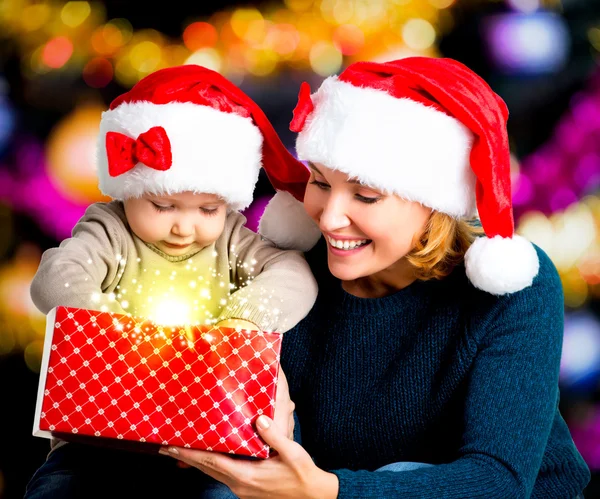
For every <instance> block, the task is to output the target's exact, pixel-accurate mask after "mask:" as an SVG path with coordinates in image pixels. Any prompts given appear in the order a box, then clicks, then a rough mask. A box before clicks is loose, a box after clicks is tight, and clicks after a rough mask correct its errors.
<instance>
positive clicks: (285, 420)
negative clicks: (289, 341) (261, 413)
mask: <svg viewBox="0 0 600 499" xmlns="http://www.w3.org/2000/svg"><path fill="white" fill-rule="evenodd" d="M295 408H296V404H294V402H292V400H291V399H290V387H289V386H288V382H287V378H286V377H285V374H284V373H283V369H281V368H279V376H278V378H277V393H276V394H275V416H274V420H275V426H277V428H281V429H282V430H283V431H284V432H285V434H286V435H287V437H288V438H289V439H290V440H294V409H295Z"/></svg>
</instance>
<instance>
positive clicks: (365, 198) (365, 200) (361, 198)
mask: <svg viewBox="0 0 600 499" xmlns="http://www.w3.org/2000/svg"><path fill="white" fill-rule="evenodd" d="M356 199H358V200H359V201H361V202H362V203H366V204H373V203H376V202H377V201H380V200H381V199H382V198H381V197H369V196H362V195H360V194H357V195H356Z"/></svg>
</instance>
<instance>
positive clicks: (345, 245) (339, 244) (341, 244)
mask: <svg viewBox="0 0 600 499" xmlns="http://www.w3.org/2000/svg"><path fill="white" fill-rule="evenodd" d="M327 239H328V240H329V244H331V246H333V247H334V248H337V249H341V250H351V249H355V248H358V247H360V246H364V245H365V244H367V243H368V242H369V240H368V239H360V240H355V241H349V240H345V241H338V240H336V239H333V238H332V237H328V238H327Z"/></svg>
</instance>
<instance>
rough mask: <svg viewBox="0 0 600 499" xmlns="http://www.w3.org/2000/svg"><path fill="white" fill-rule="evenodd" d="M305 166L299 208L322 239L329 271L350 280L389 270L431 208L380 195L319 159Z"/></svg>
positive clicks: (408, 246)
mask: <svg viewBox="0 0 600 499" xmlns="http://www.w3.org/2000/svg"><path fill="white" fill-rule="evenodd" d="M309 166H310V168H311V177H310V180H309V183H308V186H307V188H306V194H305V197H304V207H305V209H306V211H307V213H308V214H309V215H310V216H311V217H312V218H313V220H314V221H315V222H316V223H317V224H318V225H319V228H320V229H321V231H322V232H323V235H324V236H325V239H326V240H327V258H328V263H329V270H330V271H331V273H332V274H333V275H334V276H335V277H337V278H338V279H340V280H342V281H352V280H355V279H359V278H361V277H368V276H374V275H375V274H377V273H378V272H382V271H387V270H393V267H394V266H395V265H396V264H397V263H399V262H400V261H401V260H402V258H404V257H405V256H406V255H407V253H409V252H410V250H411V249H412V248H413V246H414V244H413V241H415V240H416V238H418V237H419V236H420V235H421V234H422V232H423V230H424V228H425V225H426V223H427V220H428V219H429V216H430V214H431V209H429V208H426V207H424V206H422V205H421V204H419V203H417V202H414V201H406V200H404V199H402V198H400V197H398V196H397V195H385V194H382V193H381V192H380V191H377V190H375V189H372V188H369V187H367V186H364V185H361V184H360V183H358V182H357V181H356V180H354V179H352V178H350V177H348V175H347V174H345V173H342V172H339V171H335V170H331V169H329V168H327V167H325V166H324V165H322V164H320V163H316V164H310V163H309Z"/></svg>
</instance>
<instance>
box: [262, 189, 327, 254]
mask: <svg viewBox="0 0 600 499" xmlns="http://www.w3.org/2000/svg"><path fill="white" fill-rule="evenodd" d="M258 232H259V233H260V234H262V235H263V236H265V237H266V238H267V239H270V240H271V241H273V242H274V243H275V244H276V245H277V246H278V247H279V248H282V249H295V250H300V251H308V250H309V249H311V248H312V247H313V246H314V245H315V244H317V241H318V240H319V238H320V237H321V231H320V229H319V227H318V226H317V224H316V223H315V222H314V221H313V219H312V218H310V217H309V216H308V213H306V211H304V205H303V204H302V203H301V202H300V201H298V200H297V199H296V198H295V197H294V196H292V195H291V194H290V193H289V192H285V191H278V192H277V194H275V196H273V199H271V200H270V201H269V204H267V206H266V208H265V211H264V213H263V216H262V217H261V219H260V222H259V224H258Z"/></svg>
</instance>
